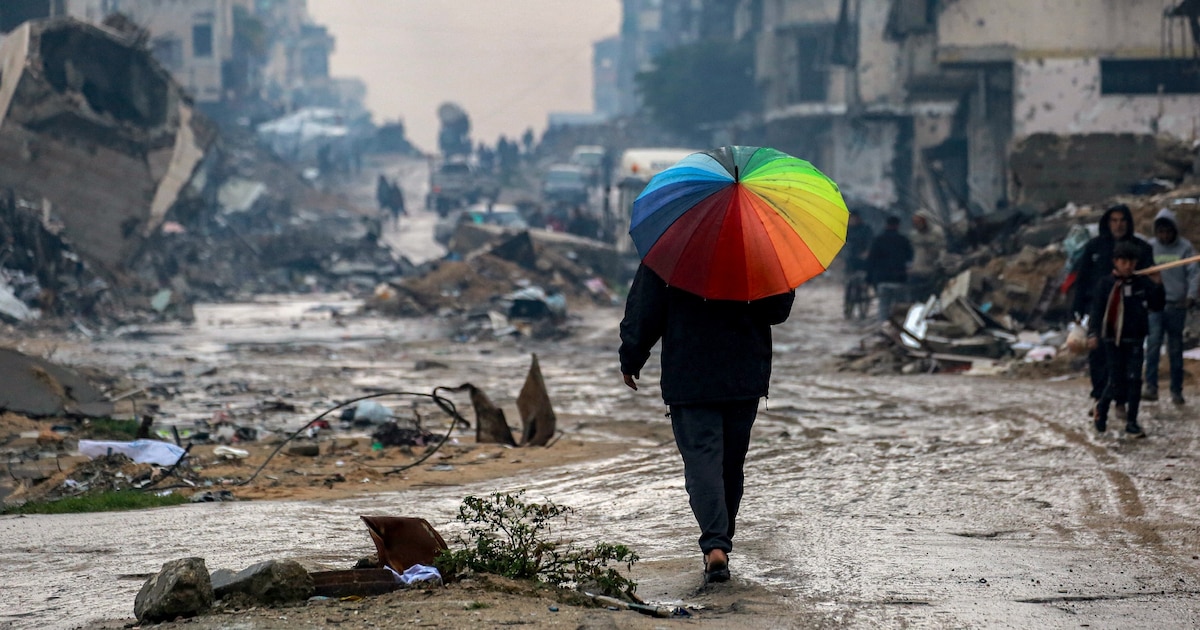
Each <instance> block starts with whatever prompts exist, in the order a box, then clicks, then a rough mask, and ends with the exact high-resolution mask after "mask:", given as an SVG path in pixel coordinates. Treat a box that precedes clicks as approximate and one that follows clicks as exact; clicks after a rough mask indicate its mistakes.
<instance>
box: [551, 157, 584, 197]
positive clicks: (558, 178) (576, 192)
mask: <svg viewBox="0 0 1200 630" xmlns="http://www.w3.org/2000/svg"><path fill="white" fill-rule="evenodd" d="M587 200H588V184H587V172H586V171H584V169H582V168H580V167H578V166H575V165H574V164H555V165H553V166H551V167H550V168H549V170H547V171H546V176H545V177H544V178H542V201H544V202H546V203H547V204H550V205H567V206H574V205H583V204H585V203H587Z"/></svg>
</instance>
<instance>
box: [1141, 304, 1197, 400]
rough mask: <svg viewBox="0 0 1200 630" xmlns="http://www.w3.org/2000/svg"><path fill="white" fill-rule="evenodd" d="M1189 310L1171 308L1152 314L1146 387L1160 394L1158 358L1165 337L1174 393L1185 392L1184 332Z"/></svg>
mask: <svg viewBox="0 0 1200 630" xmlns="http://www.w3.org/2000/svg"><path fill="white" fill-rule="evenodd" d="M1186 325H1187V309H1185V308H1180V307H1178V306H1168V307H1167V308H1165V309H1163V311H1162V312H1161V313H1150V335H1149V336H1147V337H1146V388H1147V389H1152V390H1154V391H1156V392H1157V391H1158V357H1159V354H1160V353H1161V352H1162V344H1163V337H1166V339H1167V365H1168V366H1169V367H1170V369H1171V393H1172V394H1182V393H1183V329H1184V327H1185V326H1186Z"/></svg>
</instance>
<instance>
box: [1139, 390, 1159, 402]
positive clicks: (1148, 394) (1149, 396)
mask: <svg viewBox="0 0 1200 630" xmlns="http://www.w3.org/2000/svg"><path fill="white" fill-rule="evenodd" d="M1142 400H1145V401H1148V402H1154V401H1156V400H1158V388H1157V387H1147V388H1146V389H1143V390H1142Z"/></svg>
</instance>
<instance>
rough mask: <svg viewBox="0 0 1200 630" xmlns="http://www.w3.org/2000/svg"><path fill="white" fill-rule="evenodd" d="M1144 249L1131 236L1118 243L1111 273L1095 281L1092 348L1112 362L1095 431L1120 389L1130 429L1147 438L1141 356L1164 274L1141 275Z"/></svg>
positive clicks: (1095, 408) (1094, 418) (1104, 421)
mask: <svg viewBox="0 0 1200 630" xmlns="http://www.w3.org/2000/svg"><path fill="white" fill-rule="evenodd" d="M1139 256H1141V249H1140V248H1139V247H1138V246H1137V245H1135V244H1133V243H1132V242H1130V241H1119V242H1117V244H1116V245H1114V246H1113V257H1112V272H1110V273H1109V274H1108V275H1107V276H1104V277H1103V278H1100V280H1099V282H1097V283H1096V297H1095V299H1093V300H1092V312H1091V314H1090V319H1089V320H1088V347H1089V348H1093V349H1097V350H1100V351H1101V352H1103V353H1104V357H1105V360H1106V361H1107V363H1108V369H1107V370H1106V372H1107V375H1108V382H1107V383H1106V384H1105V386H1104V390H1103V391H1102V392H1101V394H1100V400H1098V401H1097V402H1096V404H1095V405H1094V406H1093V408H1092V421H1093V422H1094V423H1095V426H1096V430H1097V431H1099V432H1100V433H1104V431H1105V429H1107V428H1108V407H1109V404H1110V403H1112V401H1113V400H1115V399H1116V396H1117V393H1118V392H1124V393H1125V400H1126V401H1128V404H1129V406H1128V409H1127V410H1126V413H1125V433H1127V434H1129V435H1130V436H1133V437H1143V436H1145V435H1146V433H1145V432H1144V431H1143V430H1142V427H1141V425H1140V424H1138V421H1137V417H1138V405H1139V403H1140V402H1141V398H1142V395H1141V394H1142V360H1143V359H1144V358H1145V349H1144V347H1143V346H1144V344H1145V342H1146V333H1147V332H1148V331H1149V328H1150V313H1153V312H1161V311H1162V308H1163V302H1164V298H1163V288H1162V278H1161V276H1160V275H1159V274H1158V273H1150V274H1147V275H1137V274H1135V273H1134V266H1135V265H1137V261H1138V257H1139Z"/></svg>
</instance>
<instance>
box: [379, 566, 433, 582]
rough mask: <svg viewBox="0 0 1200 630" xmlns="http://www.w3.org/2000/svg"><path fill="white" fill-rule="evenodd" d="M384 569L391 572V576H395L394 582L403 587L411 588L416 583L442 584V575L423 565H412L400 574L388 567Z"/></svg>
mask: <svg viewBox="0 0 1200 630" xmlns="http://www.w3.org/2000/svg"><path fill="white" fill-rule="evenodd" d="M384 568H386V569H387V570H388V571H391V572H392V575H394V576H395V578H396V581H397V582H399V583H400V584H404V585H405V586H412V585H413V584H415V583H418V582H435V583H437V584H441V583H442V574H441V572H440V571H438V570H437V568H436V567H431V566H427V565H424V564H414V565H412V566H411V567H408V568H407V569H405V570H404V573H400V572H398V571H396V570H395V569H393V568H391V567H388V566H385V567H384Z"/></svg>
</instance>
